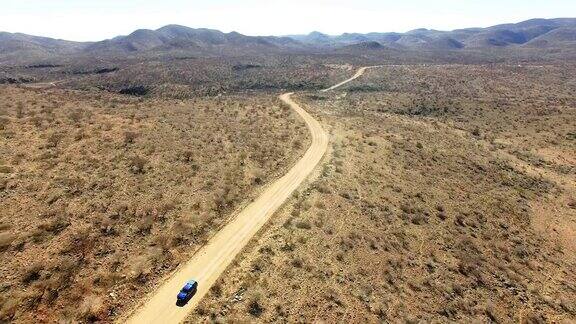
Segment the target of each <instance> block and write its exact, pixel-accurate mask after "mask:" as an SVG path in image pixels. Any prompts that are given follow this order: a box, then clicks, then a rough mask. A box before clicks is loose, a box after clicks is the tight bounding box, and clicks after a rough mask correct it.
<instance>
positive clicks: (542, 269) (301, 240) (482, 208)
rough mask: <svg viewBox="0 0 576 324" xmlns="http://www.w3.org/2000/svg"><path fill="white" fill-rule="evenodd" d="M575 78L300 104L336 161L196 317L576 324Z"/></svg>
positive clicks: (450, 72)
mask: <svg viewBox="0 0 576 324" xmlns="http://www.w3.org/2000/svg"><path fill="white" fill-rule="evenodd" d="M573 73H574V67H571V66H560V67H555V66H550V67H545V68H539V67H522V68H520V67H508V66H441V67H437V66H428V67H425V66H420V67H393V68H384V69H380V70H373V71H371V72H370V73H369V74H368V75H367V76H366V78H364V79H362V81H358V82H356V83H352V84H350V85H349V86H348V92H341V91H337V92H335V93H332V94H327V95H317V94H310V95H307V96H301V97H300V99H299V100H300V101H305V102H308V103H309V104H310V105H309V107H308V109H310V110H313V111H314V112H315V113H316V114H317V115H318V116H320V117H321V118H322V120H323V121H324V122H325V123H326V124H329V125H330V127H331V128H332V154H331V156H330V158H329V161H328V162H327V164H326V166H325V167H324V169H323V170H322V172H321V175H320V177H319V179H317V181H316V182H315V183H314V184H313V185H312V186H311V187H310V188H309V189H306V190H305V191H303V192H301V193H299V194H298V195H295V197H294V199H293V200H292V202H291V203H290V204H289V205H287V206H286V207H285V208H284V209H283V210H282V211H281V212H280V213H279V215H278V216H277V217H276V218H275V221H274V222H273V224H272V225H270V227H269V228H268V230H266V231H265V233H263V235H262V236H261V237H260V238H257V239H255V240H254V241H253V242H252V244H251V246H250V248H249V249H248V250H247V252H246V253H245V254H244V255H243V256H241V257H239V258H238V260H237V262H236V265H235V266H232V267H231V268H230V269H229V270H228V271H227V273H226V274H225V275H224V276H223V277H222V278H221V280H220V282H219V283H218V287H219V289H218V294H215V293H214V294H211V295H210V296H208V297H207V298H206V299H205V300H204V301H203V302H202V303H201V304H200V306H199V311H198V312H197V313H196V314H194V315H192V316H191V317H190V318H189V321H190V322H198V321H216V322H219V321H224V322H245V321H255V320H258V321H263V322H269V321H270V322H312V321H326V322H355V323H363V322H379V321H385V322H419V321H424V322H451V321H457V322H465V323H468V322H474V321H482V322H526V323H531V322H561V321H567V322H571V321H574V320H576V304H575V303H574V300H576V286H575V284H574V283H575V282H576V275H575V272H574V271H573V270H572V269H574V268H575V267H576V257H575V256H576V254H575V253H574V241H573V240H570V239H568V240H565V238H566V237H565V235H563V234H562V233H569V231H570V230H573V229H574V228H575V227H576V215H575V213H574V204H573V203H570V202H571V201H572V202H573V201H574V194H575V193H574V188H573V183H574V164H573V160H571V159H572V158H571V157H570V155H571V154H570V152H574V151H575V143H574V139H573V135H571V134H573V130H574V129H575V127H576V125H575V123H576V118H575V117H576V116H575V115H574V113H575V110H574V108H575V107H576V103H575V102H574V97H573V93H574V91H575V90H576V84H574V83H573V82H571V81H570V80H571V78H568V75H572V74H573ZM550 152H552V153H550ZM544 153H547V154H544ZM571 161H572V162H571ZM521 163H523V164H521ZM542 206H543V207H542ZM540 208H544V209H543V210H540ZM542 217H547V220H546V222H545V223H547V224H549V225H550V226H549V227H548V228H547V229H546V228H542V227H541V226H540V225H539V219H540V218H542ZM572 238H573V236H572ZM253 294H256V295H258V296H259V298H258V299H257V302H258V307H257V309H259V310H260V311H258V312H252V310H253V309H254V307H252V306H253V298H251V297H250V296H252V295H253ZM255 313H256V314H255Z"/></svg>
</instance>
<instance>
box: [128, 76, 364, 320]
mask: <svg viewBox="0 0 576 324" xmlns="http://www.w3.org/2000/svg"><path fill="white" fill-rule="evenodd" d="M365 70H366V68H361V69H360V70H358V72H357V73H356V74H355V75H354V77H352V78H350V79H348V80H346V81H344V82H341V83H340V84H338V85H336V86H334V87H331V88H329V89H326V90H325V91H329V90H332V89H335V88H337V87H339V86H341V85H343V84H345V83H347V82H350V81H352V80H354V79H356V78H358V77H359V76H361V75H362V74H363V73H364V71H365ZM291 95H292V93H286V94H283V95H281V96H280V100H282V101H283V102H284V103H286V104H288V105H289V106H290V107H291V108H292V109H294V110H295V111H296V112H297V113H298V114H299V115H300V116H301V117H302V118H303V119H304V121H305V122H306V125H307V126H308V129H309V130H310V133H311V135H312V145H310V147H309V148H308V150H307V151H306V153H305V154H304V156H303V157H302V159H300V160H299V161H298V163H296V165H294V167H292V169H290V171H288V173H287V174H286V175H284V176H283V177H281V178H280V179H278V180H277V181H276V182H274V183H272V184H271V185H270V186H268V187H267V188H266V189H265V191H264V192H263V193H262V194H261V195H260V197H258V198H257V199H256V200H255V201H254V202H252V203H251V204H249V205H248V206H247V207H246V208H245V209H244V210H242V211H241V212H240V213H239V214H238V215H237V216H236V217H235V218H234V219H233V220H232V221H230V222H229V223H228V224H227V225H226V226H225V227H224V228H222V229H221V230H220V231H219V232H218V233H217V234H216V235H215V236H214V237H213V238H212V239H211V240H210V241H209V242H208V244H206V245H205V246H204V247H202V249H200V250H199V251H198V253H196V254H195V255H194V257H192V259H191V260H190V261H188V262H187V263H186V264H185V265H183V266H182V267H181V268H179V269H178V270H177V271H176V272H175V273H174V274H173V275H172V276H171V277H170V278H168V279H167V280H166V281H165V282H164V283H163V284H162V285H161V286H160V287H159V288H158V289H157V290H156V291H155V292H154V293H153V295H151V296H149V299H148V300H147V301H146V302H145V303H144V304H143V305H142V306H141V307H140V308H138V309H137V310H136V312H135V313H134V314H132V316H131V317H130V318H129V319H128V320H127V321H128V322H129V323H138V324H142V323H180V322H181V321H183V320H184V319H185V318H186V316H187V315H188V313H189V312H191V311H192V310H193V309H194V308H195V307H196V305H197V304H198V303H199V301H200V300H202V297H204V295H205V294H206V293H207V292H208V290H209V289H210V287H211V286H212V285H213V284H214V282H216V280H217V279H218V277H220V275H221V274H222V273H223V272H224V271H225V270H226V268H227V267H228V265H230V263H231V262H232V261H233V260H234V258H235V257H236V255H237V254H238V253H239V252H240V251H242V249H243V248H244V246H246V244H248V242H249V241H250V239H251V238H252V237H253V236H254V235H255V234H256V233H257V232H258V230H260V228H261V227H262V226H263V225H264V224H265V223H266V221H268V219H269V218H270V217H271V216H272V215H273V214H274V212H275V211H276V210H277V209H278V208H279V207H280V206H281V205H282V204H283V203H284V202H285V201H286V200H287V199H288V198H289V197H290V196H291V195H292V193H293V192H294V190H296V189H297V188H298V186H299V185H300V184H301V183H302V182H303V181H304V180H305V179H306V178H307V177H308V175H309V174H310V173H312V171H313V170H314V168H315V167H316V166H317V165H318V163H319V162H320V160H321V159H322V157H323V156H324V153H326V150H327V148H328V135H327V134H326V133H325V132H324V130H323V129H322V126H321V125H320V123H319V122H318V121H317V120H315V119H314V118H313V117H312V116H311V115H310V114H308V113H307V112H306V111H305V110H304V109H302V108H301V107H300V106H299V105H298V104H296V103H295V102H294V101H293V100H292V99H291V98H290V96H291ZM189 279H195V280H196V281H198V283H199V285H198V292H197V293H196V295H195V296H194V298H192V300H190V302H189V303H188V304H187V305H186V306H184V307H177V306H176V294H177V293H178V291H179V290H180V288H181V287H182V286H183V285H184V283H185V282H186V281H187V280H189Z"/></svg>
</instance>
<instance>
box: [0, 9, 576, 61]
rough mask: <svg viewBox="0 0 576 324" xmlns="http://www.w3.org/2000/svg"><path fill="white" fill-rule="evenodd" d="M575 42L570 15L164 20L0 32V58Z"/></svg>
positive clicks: (573, 20)
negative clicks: (322, 21) (380, 27)
mask: <svg viewBox="0 0 576 324" xmlns="http://www.w3.org/2000/svg"><path fill="white" fill-rule="evenodd" d="M565 47H570V48H574V47H576V18H558V19H531V20H527V21H523V22H520V23H515V24H503V25H497V26H492V27H488V28H466V29H458V30H453V31H438V30H431V29H415V30H412V31H409V32H406V33H367V34H359V33H345V34H342V35H338V36H331V35H327V34H323V33H320V32H312V33H310V34H307V35H289V36H283V37H277V36H266V37H264V36H246V35H242V34H240V33H237V32H231V33H223V32H221V31H218V30H213V29H203V28H200V29H194V28H189V27H184V26H179V25H168V26H165V27H162V28H160V29H157V30H149V29H140V30H136V31H134V32H133V33H131V34H130V35H127V36H118V37H115V38H112V39H108V40H104V41H99V42H72V41H66V40H58V39H52V38H46V37H39V36H31V35H26V34H20V33H14V34H13V33H7V32H0V62H1V61H6V60H8V59H9V58H14V57H18V58H22V57H24V58H37V59H42V58H50V57H55V56H63V55H64V56H65V55H94V56H96V55H97V56H101V55H136V56H137V55H151V54H152V55H155V54H161V53H170V52H175V51H177V52H186V53H191V54H192V55H206V56H211V55H212V56H214V55H238V54H249V53H266V52H294V51H302V52H310V51H314V52H318V51H320V52H323V51H333V50H336V51H338V50H340V51H342V50H344V51H346V50H356V51H382V50H430V51H445V50H450V51H459V50H466V49H492V48H565Z"/></svg>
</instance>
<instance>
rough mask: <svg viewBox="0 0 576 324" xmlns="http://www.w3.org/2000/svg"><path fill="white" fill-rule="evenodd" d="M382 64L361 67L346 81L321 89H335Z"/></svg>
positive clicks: (326, 90)
mask: <svg viewBox="0 0 576 324" xmlns="http://www.w3.org/2000/svg"><path fill="white" fill-rule="evenodd" d="M380 66H381V65H377V66H365V67H361V68H359V69H358V71H356V74H354V75H353V76H352V77H351V78H350V79H347V80H344V81H342V82H340V83H338V84H336V85H333V86H331V87H330V88H328V89H324V90H320V91H321V92H328V91H331V90H334V89H336V88H339V87H341V86H343V85H345V84H346V83H348V82H350V81H354V80H356V79H358V78H359V77H361V76H362V75H363V74H364V72H366V70H368V69H372V68H376V67H380Z"/></svg>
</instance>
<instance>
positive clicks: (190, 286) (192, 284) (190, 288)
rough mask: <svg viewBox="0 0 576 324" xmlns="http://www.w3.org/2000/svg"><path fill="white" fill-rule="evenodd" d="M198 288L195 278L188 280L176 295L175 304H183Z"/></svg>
mask: <svg viewBox="0 0 576 324" xmlns="http://www.w3.org/2000/svg"><path fill="white" fill-rule="evenodd" d="M197 290H198V283H197V282H196V281H195V280H190V281H188V282H187V283H186V284H185V285H184V287H182V289H180V292H179V293H178V296H176V305H178V306H184V305H186V304H187V303H188V301H190V299H192V297H194V295H195V294H196V291H197Z"/></svg>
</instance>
